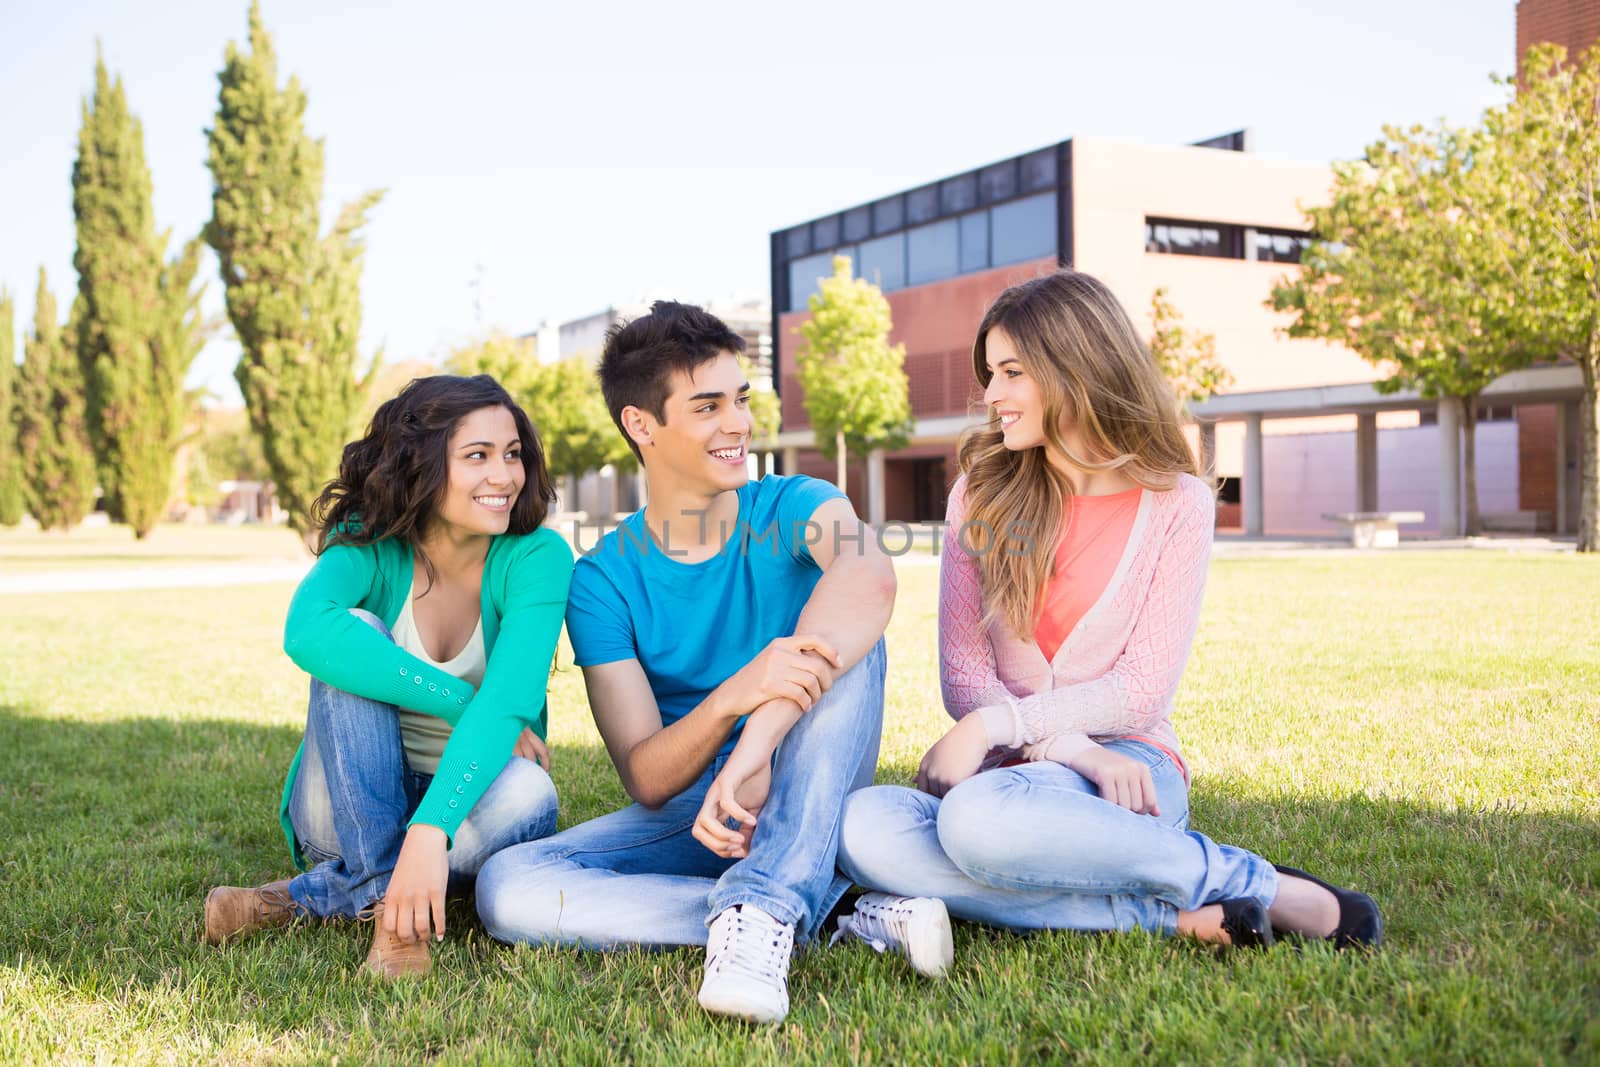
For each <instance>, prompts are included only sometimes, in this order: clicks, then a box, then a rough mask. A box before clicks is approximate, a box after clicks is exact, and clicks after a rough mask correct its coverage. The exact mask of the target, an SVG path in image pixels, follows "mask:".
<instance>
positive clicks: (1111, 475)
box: [839, 271, 1382, 971]
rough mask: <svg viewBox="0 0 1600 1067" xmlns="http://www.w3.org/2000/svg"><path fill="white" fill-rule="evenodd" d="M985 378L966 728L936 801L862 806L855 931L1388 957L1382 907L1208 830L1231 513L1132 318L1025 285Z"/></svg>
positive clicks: (953, 666) (1098, 290)
mask: <svg viewBox="0 0 1600 1067" xmlns="http://www.w3.org/2000/svg"><path fill="white" fill-rule="evenodd" d="M973 369H974V371H975V372H976V374H977V377H978V381H979V382H981V383H982V384H983V387H984V403H985V405H986V406H987V407H988V409H989V412H990V419H989V422H988V425H986V426H984V427H982V428H981V429H978V430H976V431H974V432H972V433H971V434H969V435H968V437H967V438H966V440H965V441H963V443H962V447H961V453H960V456H961V472H962V473H961V477H960V478H959V479H958V480H957V481H956V484H955V486H954V487H953V489H952V491H951V495H950V502H949V515H948V517H949V526H948V528H947V530H946V540H945V543H944V549H943V558H942V568H941V580H940V598H939V661H940V674H941V682H942V686H943V693H944V702H945V709H946V711H948V712H949V714H950V716H951V717H952V718H953V719H955V720H956V722H955V725H954V726H952V727H951V728H950V731H949V732H948V733H946V734H945V736H944V737H943V738H942V739H941V740H940V741H939V742H938V743H936V744H935V745H934V746H933V747H932V748H931V749H929V750H928V753H927V755H926V756H925V757H924V758H923V760H922V765H921V768H920V769H919V771H918V773H917V787H918V788H917V789H908V788H904V787H900V786H876V787H873V788H870V789H865V790H862V791H860V792H857V793H854V794H852V795H851V797H850V799H849V801H848V802H847V805H846V811H845V817H844V827H843V830H842V835H841V841H840V847H839V865H840V867H841V868H842V869H843V871H844V872H845V873H846V874H847V875H849V876H850V877H852V878H854V879H855V880H856V881H857V882H859V883H861V884H863V885H865V886H868V887H870V888H871V889H874V890H878V891H880V892H875V893H869V894H868V895H867V896H865V897H863V898H862V900H861V902H860V903H859V904H858V906H857V909H856V913H855V915H853V916H847V917H845V918H844V919H843V920H841V925H842V926H844V927H845V928H846V930H847V931H848V932H853V933H855V934H859V935H861V936H864V937H866V938H867V939H869V940H873V941H876V942H878V943H880V944H891V945H895V946H897V947H900V948H902V949H904V950H906V951H907V952H908V953H909V954H911V956H912V959H913V962H914V963H916V962H917V961H918V959H919V957H920V958H922V959H923V960H926V959H929V958H937V957H941V956H942V957H943V958H944V959H946V960H947V959H948V958H949V954H950V948H949V927H948V921H947V920H946V919H944V917H943V916H942V915H929V914H927V912H928V906H927V904H926V903H921V904H919V903H916V902H914V901H910V900H903V899H902V898H916V897H924V898H926V897H934V898H939V899H942V900H943V901H944V903H945V905H946V906H947V907H948V909H949V912H950V914H953V915H955V916H956V917H958V918H965V919H970V920H973V921H976V922H983V923H989V924H991V925H996V926H1004V927H1011V928H1019V929H1071V930H1124V929H1132V928H1143V929H1147V930H1153V931H1159V932H1163V933H1167V934H1185V935H1189V936H1193V937H1196V938H1199V939H1201V940H1203V941H1208V942H1215V943H1219V944H1231V945H1238V946H1252V947H1264V946H1266V945H1269V944H1271V943H1272V940H1273V934H1274V931H1276V932H1279V933H1284V932H1293V933H1295V934H1299V935H1302V936H1305V937H1310V938H1327V939H1329V940H1330V941H1332V942H1333V943H1334V944H1336V945H1338V946H1339V947H1344V946H1347V945H1376V944H1377V943H1378V942H1379V940H1380V939H1381V937H1382V920H1381V918H1380V916H1379V913H1378V909H1377V906H1376V905H1375V904H1374V903H1373V901H1372V899H1371V898H1370V897H1368V896H1366V895H1364V894H1360V893H1354V892H1350V891H1347V890H1343V889H1337V888H1334V887H1332V886H1328V885H1327V884H1326V883H1323V882H1320V881H1318V880H1317V879H1315V878H1312V877H1311V876H1309V875H1306V874H1304V873H1302V872H1299V871H1293V870H1291V869H1288V868H1274V866H1273V865H1272V864H1271V863H1269V862H1267V861H1266V860H1264V859H1262V858H1261V857H1259V856H1257V855H1255V854H1253V853H1251V852H1247V851H1245V850H1244V849H1241V848H1235V847H1232V846H1229V845H1222V844H1218V843H1216V842H1214V841H1212V840H1211V839H1210V838H1208V837H1206V836H1205V835H1204V834H1201V833H1198V832H1196V831H1193V830H1190V829H1189V828H1188V822H1189V804H1188V787H1189V768H1188V767H1187V765H1186V764H1185V763H1184V760H1183V755H1182V750H1181V748H1180V747H1179V744H1178V737H1177V734H1176V733H1175V732H1174V730H1173V727H1172V722H1171V720H1170V715H1171V713H1172V706H1173V696H1174V694H1175V693H1176V692H1177V689H1178V680H1179V677H1180V675H1181V674H1182V672H1183V666H1184V663H1185V661H1186V660H1187V659H1188V656H1189V649H1190V647H1191V645H1192V644H1193V642H1194V635H1195V629H1196V626H1197V624H1198V622H1199V617H1200V603H1201V599H1202V595H1203V593H1204V589H1205V579H1206V570H1207V564H1208V563H1209V560H1210V548H1211V538H1212V528H1213V526H1214V523H1215V511H1214V508H1215V505H1214V498H1213V494H1212V490H1211V488H1210V486H1208V485H1207V484H1206V483H1205V482H1204V481H1202V480H1201V479H1200V478H1199V477H1197V476H1196V475H1197V471H1196V468H1195V461H1194V457H1193V455H1192V453H1191V452H1190V450H1189V448H1188V446H1187V443H1186V442H1185V440H1184V438H1183V435H1182V429H1181V428H1182V421H1181V414H1180V408H1179V406H1178V404H1177V403H1176V401H1175V398H1174V396H1173V393H1172V390H1171V388H1170V387H1169V386H1168V384H1167V383H1166V381H1165V380H1164V379H1163V378H1162V376H1161V373H1160V371H1159V370H1158V368H1157V367H1156V364H1155V361H1154V360H1153V359H1152V358H1151V355H1150V353H1149V351H1148V349H1147V348H1146V347H1145V345H1144V344H1143V342H1142V341H1141V340H1140V338H1139V336H1138V334H1137V332H1136V331H1135V329H1134V327H1133V324H1132V323H1131V322H1130V321H1129V319H1128V315H1127V313H1126V312H1125V311H1124V310H1123V308H1122V306H1121V305H1120V304H1119V303H1118V302H1117V300H1116V298H1115V297H1114V296H1113V295H1112V294H1111V292H1110V290H1109V289H1107V288H1106V287H1105V285H1103V284H1102V283H1101V282H1099V281H1097V280H1096V279H1094V278H1092V277H1090V276H1089V275H1086V274H1081V273H1077V272H1072V271H1062V272H1060V273H1057V274H1053V275H1051V276H1048V277H1042V278H1037V279H1034V280H1032V281H1029V282H1026V283H1024V284H1021V285H1017V286H1014V287H1012V288H1010V289H1008V290H1006V291H1005V292H1004V293H1002V294H1001V295H1000V297H999V298H998V299H997V300H996V301H995V303H994V305H993V306H992V307H991V308H990V309H989V311H988V313H987V314H986V315H985V316H984V319H983V322H982V324H981V325H980V326H979V327H978V336H977V340H976V342H975V344H974V345H973ZM919 969H921V970H925V971H927V970H929V969H930V968H927V967H919ZM933 969H937V968H933Z"/></svg>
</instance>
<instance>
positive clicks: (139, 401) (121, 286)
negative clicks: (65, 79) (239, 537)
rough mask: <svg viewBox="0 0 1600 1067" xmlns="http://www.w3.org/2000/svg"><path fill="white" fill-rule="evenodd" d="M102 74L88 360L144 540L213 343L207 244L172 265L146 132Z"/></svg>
mask: <svg viewBox="0 0 1600 1067" xmlns="http://www.w3.org/2000/svg"><path fill="white" fill-rule="evenodd" d="M94 73H95V88H94V95H93V97H92V98H91V99H85V100H84V101H83V122H82V126H81V127H80V129H79V132H78V158H77V161H76V162H75V163H74V164H73V168H72V210H73V215H74V217H75V219H76V221H77V231H78V247H77V251H76V253H75V254H74V256H73V265H74V266H75V267H77V269H78V302H79V303H78V307H77V311H78V316H77V318H78V326H79V328H78V330H77V338H76V340H77V357H78V361H79V363H80V364H81V366H82V369H83V377H84V385H85V388H86V390H87V404H88V408H87V410H88V426H89V437H90V440H91V441H92V442H93V443H94V446H95V455H96V457H97V460H98V467H99V475H100V484H101V487H102V488H103V489H104V490H105V493H106V500H107V504H108V509H107V510H108V511H110V512H111V516H112V518H114V519H117V520H118V521H121V522H126V523H128V524H129V525H131V526H132V527H133V531H134V534H135V535H136V536H138V537H141V538H142V537H144V536H145V535H146V534H148V533H149V532H150V530H151V529H152V528H153V527H154V526H155V524H156V521H157V520H158V519H159V518H160V517H161V514H162V512H163V510H165V508H166V504H167V500H168V499H169V497H170V496H171V494H172V482H173V462H174V457H175V455H176V453H177V448H178V443H179V439H180V437H181V435H182V432H183V421H184V416H185V414H186V413H187V408H186V398H185V395H184V389H183V381H184V378H185V376H186V375H187V374H188V372H189V366H190V364H192V363H193V362H194V358H195V356H196V355H198V354H199V352H200V347H201V343H202V340H203V338H202V336H201V330H200V317H199V311H198V308H199V299H200V294H199V293H198V292H191V289H192V287H193V284H194V279H195V275H196V273H197V272H198V271H199V267H200V242H199V239H198V238H197V239H196V240H194V241H192V242H190V243H189V245H188V246H187V247H185V248H184V249H183V251H181V252H180V253H179V254H178V256H177V257H176V258H175V259H173V260H172V261H171V262H170V263H167V262H164V258H165V251H166V247H167V242H168V240H169V235H168V234H166V233H162V234H157V232H156V229H155V221H154V219H155V211H154V208H153V207H152V205H151V188H150V168H149V167H148V166H147V165H146V164H145V158H144V130H143V127H142V126H141V125H140V122H139V120H138V119H137V118H135V117H134V116H133V114H132V113H131V112H130V111H129V110H128V101H127V96H126V94H125V93H124V91H123V88H122V79H121V78H117V79H115V80H113V79H112V78H111V77H110V75H109V74H108V73H107V71H106V65H105V61H104V60H103V59H101V58H99V57H96V60H95V72H94Z"/></svg>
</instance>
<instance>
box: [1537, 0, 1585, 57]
mask: <svg viewBox="0 0 1600 1067" xmlns="http://www.w3.org/2000/svg"><path fill="white" fill-rule="evenodd" d="M1597 39H1600V0H1518V3H1517V56H1516V61H1517V63H1518V64H1519V65H1520V64H1521V62H1522V57H1523V56H1525V55H1527V53H1528V48H1529V47H1530V46H1532V45H1534V44H1538V43H1540V42H1544V41H1549V42H1552V43H1554V44H1559V45H1564V46H1565V47H1566V49H1567V52H1568V54H1574V53H1577V52H1581V51H1583V50H1584V49H1586V48H1588V47H1589V46H1590V45H1592V44H1594V43H1595V41H1596V40H1597Z"/></svg>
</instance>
